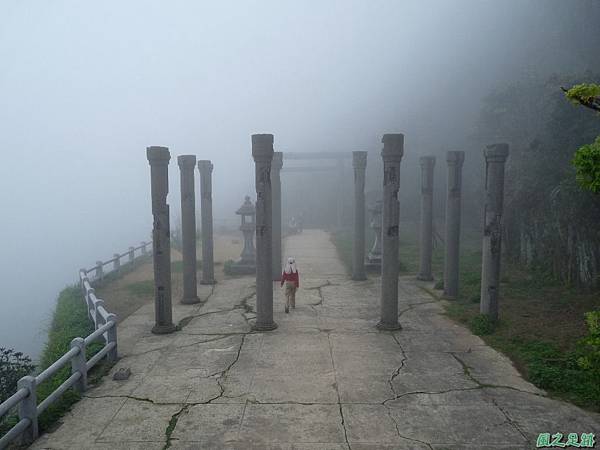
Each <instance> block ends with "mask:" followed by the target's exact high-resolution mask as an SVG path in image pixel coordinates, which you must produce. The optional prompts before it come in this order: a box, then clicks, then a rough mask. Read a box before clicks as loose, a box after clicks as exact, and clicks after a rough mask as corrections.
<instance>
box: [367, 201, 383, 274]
mask: <svg viewBox="0 0 600 450" xmlns="http://www.w3.org/2000/svg"><path fill="white" fill-rule="evenodd" d="M382 206H383V202H382V201H381V200H377V201H376V202H375V204H374V205H373V206H371V207H369V213H370V214H371V223H370V226H371V228H372V229H373V231H374V232H375V240H374V242H373V247H372V248H371V250H370V251H369V253H368V255H367V267H368V268H369V269H381V212H382Z"/></svg>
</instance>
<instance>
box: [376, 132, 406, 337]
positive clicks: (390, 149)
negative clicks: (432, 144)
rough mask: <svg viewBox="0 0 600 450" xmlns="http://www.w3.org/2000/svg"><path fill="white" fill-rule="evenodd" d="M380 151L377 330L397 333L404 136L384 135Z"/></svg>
mask: <svg viewBox="0 0 600 450" xmlns="http://www.w3.org/2000/svg"><path fill="white" fill-rule="evenodd" d="M381 141H382V142H383V150H382V151H381V156H382V158H383V215H382V225H383V230H382V243H381V247H382V249H383V252H382V253H383V254H382V261H381V320H380V321H379V323H378V324H377V328H379V329H380V330H398V329H400V324H399V323H398V273H399V261H398V242H399V241H398V230H399V226H400V205H399V203H398V190H399V188H400V161H401V160H402V156H403V154H404V135H403V134H384V135H383V139H382V140H381Z"/></svg>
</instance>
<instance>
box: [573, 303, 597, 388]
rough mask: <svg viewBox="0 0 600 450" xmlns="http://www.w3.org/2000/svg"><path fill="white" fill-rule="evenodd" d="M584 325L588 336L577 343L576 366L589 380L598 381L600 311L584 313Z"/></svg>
mask: <svg viewBox="0 0 600 450" xmlns="http://www.w3.org/2000/svg"><path fill="white" fill-rule="evenodd" d="M585 323H586V325H587V328H588V334H587V335H586V336H585V337H584V338H583V339H581V340H580V341H579V342H578V343H577V350H576V353H577V365H578V367H580V368H581V369H583V371H584V372H585V373H586V375H587V376H589V377H590V378H591V379H595V380H600V311H591V312H587V313H585ZM598 384H600V383H598Z"/></svg>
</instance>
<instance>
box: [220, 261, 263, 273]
mask: <svg viewBox="0 0 600 450" xmlns="http://www.w3.org/2000/svg"><path fill="white" fill-rule="evenodd" d="M227 272H228V273H230V274H232V275H252V274H255V273H256V265H255V264H250V263H248V262H245V261H236V262H234V263H233V264H231V265H230V266H228V268H227Z"/></svg>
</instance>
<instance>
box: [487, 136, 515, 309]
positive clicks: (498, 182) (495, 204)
mask: <svg viewBox="0 0 600 450" xmlns="http://www.w3.org/2000/svg"><path fill="white" fill-rule="evenodd" d="M484 154H485V166H486V168H485V209H484V227H483V253H482V261H481V303H480V312H481V314H486V315H487V316H488V317H489V318H490V319H492V320H498V293H499V292H498V291H499V289H500V250H501V244H502V209H503V199H504V164H505V163H506V158H507V157H508V145H507V144H494V145H490V146H488V147H487V148H486V150H485V152H484Z"/></svg>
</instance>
